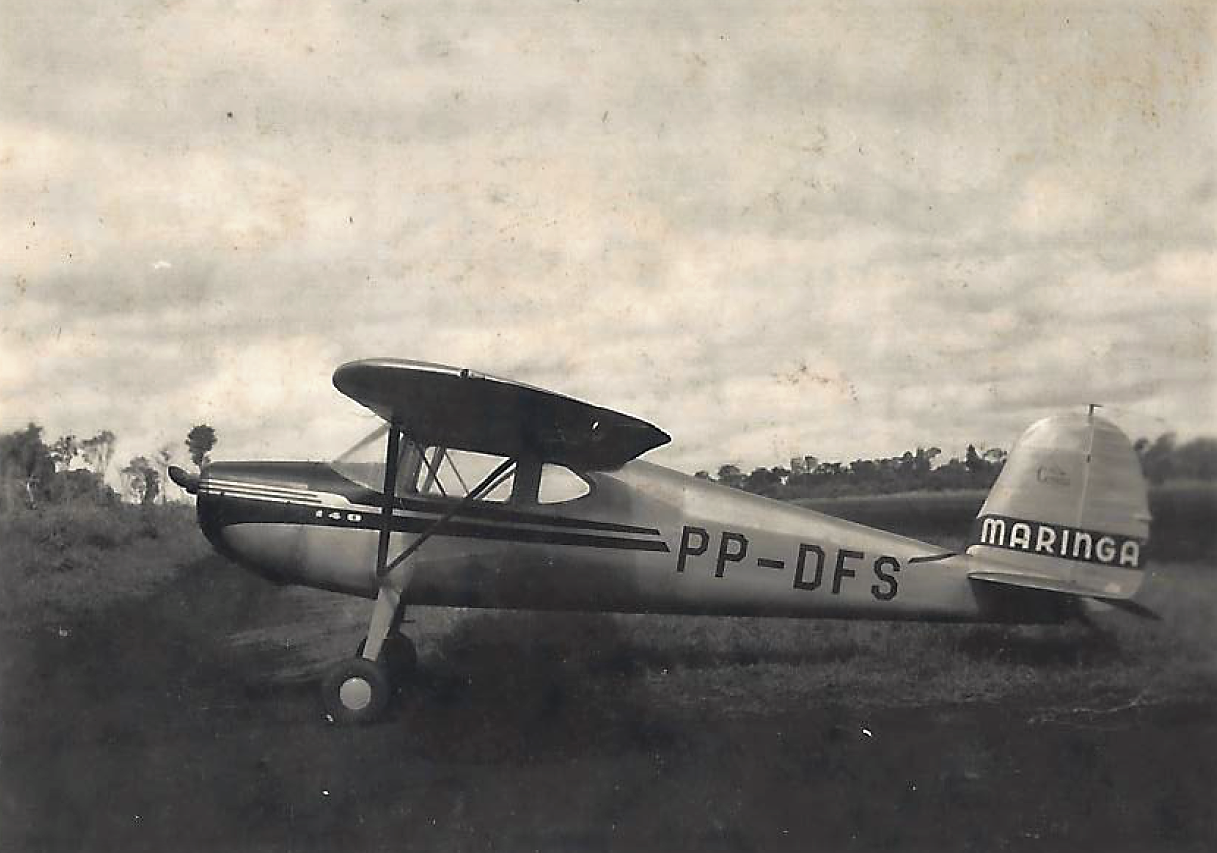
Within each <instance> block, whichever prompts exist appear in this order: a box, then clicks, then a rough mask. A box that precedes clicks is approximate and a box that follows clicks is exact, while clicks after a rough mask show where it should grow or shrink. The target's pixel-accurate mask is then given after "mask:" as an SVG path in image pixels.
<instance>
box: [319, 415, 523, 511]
mask: <svg viewBox="0 0 1217 853" xmlns="http://www.w3.org/2000/svg"><path fill="white" fill-rule="evenodd" d="M386 432H388V426H387V425H382V426H381V427H380V428H379V429H377V430H375V431H373V432H372V433H371V434H369V435H368V436H366V437H365V438H363V439H362V440H360V441H359V442H357V443H356V444H355V446H354V447H352V448H351V449H350V450H348V451H346V452H345V453H343V454H342V455H341V456H339V457H338V458H337V459H335V460H334V461H332V462H331V463H330V467H331V468H333V469H334V470H335V471H337V472H338V473H339V474H341V475H342V476H344V477H346V478H347V479H348V480H352V481H354V482H356V483H359V484H360V485H362V486H366V487H367V488H369V489H372V490H373V491H376V492H383V491H384V486H385V442H384V438H385V433H386ZM502 462H503V457H501V456H490V455H487V454H485V453H473V452H472V451H468V450H450V449H447V448H443V447H419V446H418V445H417V444H414V443H413V442H410V441H403V442H402V445H401V462H400V464H399V466H398V470H397V488H396V495H397V496H398V497H402V496H405V495H427V496H430V497H449V498H454V499H459V498H463V497H465V496H467V495H468V494H469V492H470V491H472V490H473V489H474V488H476V487H477V485H478V484H479V483H480V482H482V480H483V479H484V478H485V477H486V476H487V475H488V474H490V472H491V471H493V470H494V469H495V468H496V467H498V465H499V464H500V463H502ZM511 492H512V476H511V475H508V476H507V477H505V478H503V479H502V480H501V481H499V482H498V484H497V485H496V486H495V487H494V488H493V489H491V490H490V492H489V493H488V494H486V495H484V496H483V497H482V498H481V499H482V500H485V501H491V502H503V501H507V500H509V499H510V498H511Z"/></svg>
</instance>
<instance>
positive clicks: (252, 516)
mask: <svg viewBox="0 0 1217 853" xmlns="http://www.w3.org/2000/svg"><path fill="white" fill-rule="evenodd" d="M579 476H581V477H582V478H583V479H584V480H586V482H587V483H588V484H589V486H590V492H589V493H588V494H586V495H585V496H583V497H580V498H577V499H575V500H571V501H566V502H563V503H554V504H536V503H530V504H512V503H492V502H487V501H483V502H477V503H473V504H470V505H468V506H464V507H462V508H461V509H460V510H459V511H458V512H457V513H456V514H455V515H454V516H453V517H452V518H451V519H450V520H449V521H447V522H445V523H444V524H443V525H442V529H441V531H440V532H439V533H438V534H437V535H435V536H433V537H432V538H431V539H429V540H428V541H427V542H426V543H425V545H424V547H422V548H421V549H420V550H419V551H418V552H417V553H415V554H413V555H411V556H410V557H409V559H410V560H411V561H414V570H413V575H412V577H411V579H410V581H409V588H408V594H407V596H406V597H407V599H408V601H409V603H411V604H420V605H448V606H457V607H489V608H512V609H536V610H587V611H616V612H652V613H686V614H719V615H763V616H782V617H845V618H870V619H919V620H927V619H929V620H941V621H1058V620H1059V619H1062V618H1065V617H1066V616H1067V615H1068V614H1067V613H1065V612H1059V613H1057V612H1052V611H1050V610H1048V611H1046V610H1045V609H1044V608H1043V606H1042V602H1040V601H1036V602H1035V606H1029V607H1026V608H1022V607H1019V606H1018V601H1017V599H1012V598H1011V597H1009V596H1004V597H1003V598H1002V599H1001V600H1000V601H998V600H993V599H991V598H989V597H987V596H986V590H985V589H983V588H980V587H978V586H977V585H976V584H975V583H973V582H972V581H969V580H968V577H967V574H968V568H969V560H970V558H969V557H968V556H967V555H965V554H954V553H950V552H948V551H945V550H944V549H941V548H938V547H936V546H933V545H930V544H927V543H924V542H919V541H917V540H914V539H909V538H906V537H903V536H898V535H895V534H892V533H887V532H884V531H881V530H875V529H872V528H869V527H866V526H863V525H860V524H855V523H852V522H849V521H844V520H841V519H837V518H833V517H830V516H826V515H823V514H820V513H816V512H813V511H810V510H806V509H803V508H800V507H796V506H794V505H791V504H787V503H782V502H779V501H775V500H771V499H768V498H763V497H759V496H756V495H751V494H747V493H745V492H741V491H738V490H734V489H729V488H726V487H722V486H718V485H716V484H713V483H709V482H706V481H704V480H699V479H696V478H693V477H689V476H686V475H684V474H680V473H678V472H675V471H671V470H669V469H666V468H663V467H661V466H658V465H654V464H652V463H649V462H643V461H637V460H636V461H632V462H629V463H627V464H625V465H624V466H622V467H621V468H619V469H617V470H615V471H609V472H605V471H594V472H587V473H582V474H580V475H579ZM383 502H384V501H383V496H382V495H381V494H380V493H379V492H377V491H374V490H371V489H368V488H367V487H366V486H362V485H359V484H357V483H355V482H353V481H351V480H348V479H346V478H345V477H343V476H341V475H340V474H338V473H337V472H336V471H335V470H334V469H333V468H331V467H330V466H329V465H326V464H324V463H295V462H280V463H273V462H251V463H216V464H213V465H210V466H208V467H207V468H206V469H205V471H204V473H203V476H202V477H201V479H200V482H199V487H198V514H199V521H200V525H201V527H202V529H203V531H204V532H205V533H206V535H207V537H208V538H209V539H210V540H211V542H212V543H213V544H214V545H215V546H216V547H217V549H218V550H220V551H221V552H222V553H225V554H227V555H229V556H230V557H232V558H234V559H236V560H238V561H239V562H241V563H242V564H244V565H246V566H247V567H249V568H251V569H253V570H254V571H257V572H259V573H260V574H263V575H264V576H266V577H268V578H271V579H272V580H275V581H277V582H281V583H294V584H302V585H306V586H311V587H317V588H321V589H328V590H333V591H336V592H342V593H347V594H353V595H359V596H364V597H367V598H375V597H376V596H377V592H378V589H379V586H380V582H379V581H378V579H377V578H376V576H375V566H376V557H377V541H378V537H379V531H380V529H381V523H382V521H381V513H382V509H383ZM452 506H453V499H449V498H440V497H435V496H425V497H424V496H419V495H409V496H405V497H397V498H395V499H394V506H393V514H392V529H393V531H394V532H393V534H392V536H391V538H390V551H391V552H392V553H398V552H400V551H402V550H403V549H404V548H406V547H407V546H408V545H409V544H410V543H411V542H412V541H414V539H415V538H417V537H418V535H419V534H421V533H423V532H424V531H425V530H427V529H428V528H429V527H430V526H431V525H433V524H434V523H435V521H436V520H437V519H438V518H440V516H441V515H442V514H444V513H445V512H446V511H447V510H448V509H450V508H451V507H452ZM394 576H395V575H393V574H391V575H390V576H389V580H390V583H392V582H393V579H394Z"/></svg>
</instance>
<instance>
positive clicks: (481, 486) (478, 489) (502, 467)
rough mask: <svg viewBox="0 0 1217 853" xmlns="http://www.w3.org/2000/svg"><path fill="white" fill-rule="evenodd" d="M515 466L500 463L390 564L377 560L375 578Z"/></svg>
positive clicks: (488, 489)
mask: <svg viewBox="0 0 1217 853" xmlns="http://www.w3.org/2000/svg"><path fill="white" fill-rule="evenodd" d="M515 466H516V460H515V459H504V460H503V461H502V462H500V463H499V464H498V466H497V467H496V468H495V469H494V470H493V471H491V472H490V473H489V474H487V475H486V476H485V477H483V478H482V482H480V483H478V484H477V485H476V486H474V487H473V491H471V492H470V493H469V494H467V495H465V497H463V498H461V499H460V500H459V501H457V502H456V503H455V504H453V505H452V506H451V507H449V508H448V511H447V512H445V513H444V514H443V515H441V516H440V517H439V518H437V519H436V520H435V521H434V522H432V523H431V525H430V526H429V527H428V528H427V529H426V530H424V531H423V532H422V533H420V534H418V538H417V539H415V540H414V541H413V542H412V543H410V546H409V547H408V548H406V550H404V551H402V552H401V553H400V554H398V555H397V556H396V557H394V558H393V561H392V562H391V563H388V564H385V563H382V562H380V561H379V560H378V561H377V566H378V568H377V569H376V576H377V577H381V578H383V577H384V576H385V575H387V574H388V573H389V572H391V571H393V570H394V569H395V568H397V567H398V566H399V565H401V564H402V562H404V561H405V560H406V559H408V558H409V556H410V555H411V554H413V553H414V552H415V551H417V550H418V549H419V548H421V547H422V546H423V543H424V542H426V541H427V540H428V539H430V538H431V537H432V536H434V535H435V534H437V533H439V531H440V529H441V528H442V527H443V526H444V525H445V524H447V523H448V522H449V521H451V520H452V517H453V516H454V515H456V514H457V513H458V512H460V511H461V510H462V509H464V508H465V507H467V506H469V505H470V504H472V503H476V502H477V501H479V500H481V498H482V496H483V495H486V494H489V493H490V492H492V491H493V490H494V489H495V488H496V487H498V486H499V485H500V484H501V483H502V482H503V481H504V480H506V479H507V477H508V476H509V475H510V474H511V472H512V470H513V469H514V468H515ZM390 500H392V499H391V498H390ZM381 536H384V530H382V531H381Z"/></svg>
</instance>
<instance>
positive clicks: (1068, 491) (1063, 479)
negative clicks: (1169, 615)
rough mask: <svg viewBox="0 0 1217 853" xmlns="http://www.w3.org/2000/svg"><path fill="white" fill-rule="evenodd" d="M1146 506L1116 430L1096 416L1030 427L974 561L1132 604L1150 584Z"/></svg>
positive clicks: (983, 516)
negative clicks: (1146, 571)
mask: <svg viewBox="0 0 1217 853" xmlns="http://www.w3.org/2000/svg"><path fill="white" fill-rule="evenodd" d="M1149 519H1150V516H1149V497H1148V491H1147V489H1146V486H1145V479H1144V477H1143V475H1142V473H1141V465H1140V462H1139V460H1138V459H1137V454H1136V453H1135V452H1134V451H1133V448H1132V445H1131V444H1130V443H1129V441H1128V437H1127V436H1125V435H1124V433H1123V432H1121V431H1120V428H1119V427H1117V426H1116V425H1115V424H1113V423H1111V422H1110V421H1108V420H1105V419H1104V418H1100V417H1096V416H1095V415H1094V413H1093V412H1092V413H1091V414H1090V415H1082V414H1077V415H1057V416H1054V417H1050V418H1045V419H1044V420H1041V421H1038V422H1037V423H1035V424H1033V425H1032V426H1031V427H1030V428H1029V429H1028V430H1027V431H1026V432H1025V433H1023V435H1022V437H1021V438H1019V440H1018V443H1017V444H1015V446H1014V449H1013V450H1012V451H1011V452H1010V455H1009V457H1008V458H1007V460H1006V467H1005V468H1004V469H1003V470H1002V472H1001V475H1000V476H999V477H998V478H997V482H996V483H994V484H993V489H992V491H990V492H989V496H988V498H987V499H986V500H985V503H984V506H982V507H981V509H980V514H979V515H978V516H977V517H976V524H975V530H974V537H973V542H972V544H971V545H970V546H969V547H968V554H969V555H970V556H972V557H973V558H975V559H976V560H977V561H978V569H981V570H983V568H989V569H992V570H997V571H1001V570H1003V569H1004V570H1006V571H1009V572H1014V573H1018V574H1022V575H1029V576H1038V577H1041V578H1049V579H1053V580H1056V581H1061V582H1063V583H1064V584H1066V585H1069V586H1072V587H1076V588H1078V592H1079V593H1081V594H1085V591H1086V590H1092V591H1094V592H1096V593H1101V594H1102V595H1103V596H1104V597H1106V598H1109V599H1121V598H1131V597H1132V596H1133V595H1135V594H1136V592H1137V589H1138V588H1139V587H1140V586H1141V582H1142V580H1143V579H1144V577H1145V574H1144V572H1143V571H1142V551H1143V549H1144V546H1145V543H1146V542H1147V540H1148V538H1149Z"/></svg>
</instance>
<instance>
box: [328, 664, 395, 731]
mask: <svg viewBox="0 0 1217 853" xmlns="http://www.w3.org/2000/svg"><path fill="white" fill-rule="evenodd" d="M392 690H393V688H392V684H391V682H390V679H389V674H388V672H386V668H385V666H384V665H383V664H382V663H381V662H380V661H375V662H373V661H370V660H367V659H366V658H362V657H355V658H349V659H347V660H344V661H341V662H340V663H338V664H336V665H335V666H334V667H333V668H332V669H330V671H329V672H327V673H326V675H325V678H324V679H322V681H321V699H322V702H323V703H324V704H325V710H326V713H328V714H329V715H330V717H331V718H333V720H334V722H336V723H348V724H349V723H355V724H363V723H372V722H375V721H376V720H378V719H380V718H381V717H382V716H384V712H385V710H386V709H387V708H388V706H389V698H390V694H391V693H392Z"/></svg>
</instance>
